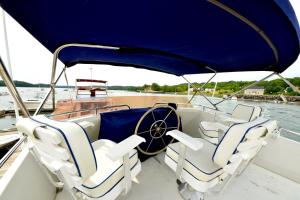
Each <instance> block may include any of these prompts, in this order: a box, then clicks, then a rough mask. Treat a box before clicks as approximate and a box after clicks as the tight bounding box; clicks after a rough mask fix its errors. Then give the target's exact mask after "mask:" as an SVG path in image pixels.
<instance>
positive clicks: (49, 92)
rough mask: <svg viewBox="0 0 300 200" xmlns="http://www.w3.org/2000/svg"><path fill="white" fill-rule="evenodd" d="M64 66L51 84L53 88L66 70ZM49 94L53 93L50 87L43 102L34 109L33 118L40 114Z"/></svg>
mask: <svg viewBox="0 0 300 200" xmlns="http://www.w3.org/2000/svg"><path fill="white" fill-rule="evenodd" d="M66 68H67V67H66V66H65V67H64V68H63V69H62V70H61V72H60V74H59V75H58V77H57V78H56V80H55V81H54V83H53V86H54V87H55V85H56V83H57V82H58V81H59V79H60V77H61V76H62V75H63V73H64V71H65V70H66ZM51 92H53V87H52V86H51V87H50V89H49V91H48V92H47V94H46V96H45V97H44V99H43V101H42V102H41V103H40V105H39V107H38V108H37V109H36V111H35V113H34V116H35V115H38V114H39V113H40V111H41V110H42V108H43V106H44V105H45V103H46V101H47V100H48V98H49V96H50V94H51Z"/></svg>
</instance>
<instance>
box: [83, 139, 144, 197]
mask: <svg viewBox="0 0 300 200" xmlns="http://www.w3.org/2000/svg"><path fill="white" fill-rule="evenodd" d="M101 142H102V144H100V145H98V146H97V149H95V155H96V159H97V165H98V166H99V167H100V170H97V171H96V173H95V174H93V175H92V176H90V177H88V178H87V179H86V180H85V181H84V182H83V183H82V186H83V188H84V189H85V190H84V191H82V192H84V193H85V194H86V195H87V196H89V197H92V198H100V197H104V196H105V195H106V194H107V193H108V192H109V191H110V190H111V189H112V188H115V187H116V188H115V190H118V191H120V192H122V190H123V185H124V181H123V179H124V169H123V168H124V166H123V160H122V159H119V160H117V161H112V160H111V159H110V158H108V157H107V154H108V153H109V152H108V151H109V149H110V148H112V147H114V146H116V145H117V144H116V143H115V142H112V141H110V140H101ZM129 159H130V170H131V175H132V177H135V176H136V175H137V174H138V172H139V171H140V170H141V165H140V163H139V159H138V155H137V151H136V150H135V149H133V150H131V151H130V153H129Z"/></svg>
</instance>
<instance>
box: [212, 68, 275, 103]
mask: <svg viewBox="0 0 300 200" xmlns="http://www.w3.org/2000/svg"><path fill="white" fill-rule="evenodd" d="M275 74H277V73H276V72H272V73H271V74H269V75H268V76H266V77H264V78H262V79H260V80H258V81H256V82H254V83H252V84H250V85H248V86H246V87H244V88H242V89H241V90H239V91H237V92H235V93H233V94H231V95H229V96H228V97H226V98H223V99H222V100H221V101H219V102H217V103H215V104H214V105H215V106H217V105H218V104H220V103H222V102H223V101H225V100H229V99H231V97H233V96H235V95H237V94H238V93H240V92H242V91H244V90H246V89H248V88H250V87H252V86H254V85H256V84H258V83H260V82H262V81H264V80H266V79H268V78H270V77H272V76H274V75H275Z"/></svg>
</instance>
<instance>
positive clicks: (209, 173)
mask: <svg viewBox="0 0 300 200" xmlns="http://www.w3.org/2000/svg"><path fill="white" fill-rule="evenodd" d="M168 148H169V149H171V150H172V151H174V152H175V153H177V154H178V155H179V153H178V152H177V151H175V150H174V149H172V148H171V147H170V146H169V147H168ZM166 155H167V154H166ZM168 157H170V156H168ZM171 159H172V158H171ZM172 160H173V159H172ZM174 161H175V160H174ZM185 161H187V162H188V163H190V164H191V165H192V166H193V167H195V168H196V169H198V170H199V171H201V172H203V173H204V174H207V175H212V174H214V173H216V172H217V171H220V170H221V169H222V168H219V169H217V170H215V171H213V172H205V171H202V170H201V169H199V168H198V167H197V166H195V165H194V164H193V163H192V162H191V161H189V160H188V159H187V158H186V159H185ZM175 162H176V161H175ZM176 163H177V162H176Z"/></svg>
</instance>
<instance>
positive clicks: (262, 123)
mask: <svg viewBox="0 0 300 200" xmlns="http://www.w3.org/2000/svg"><path fill="white" fill-rule="evenodd" d="M268 121H270V120H268V119H267V120H266V121H264V122H261V123H259V124H255V125H254V126H251V127H250V128H248V129H247V130H246V131H245V133H244V135H243V137H242V140H241V141H240V142H239V143H238V145H237V146H236V148H235V150H234V151H233V152H232V154H234V153H235V152H236V149H237V147H238V146H239V145H240V143H241V142H242V141H243V140H244V138H245V137H246V135H247V133H248V132H249V130H250V129H252V128H254V127H256V126H259V125H261V124H264V123H266V122H268ZM246 123H249V122H245V123H239V124H246ZM239 124H234V125H239ZM234 125H232V126H234ZM232 126H231V127H232ZM231 127H230V128H229V129H231ZM229 129H228V130H229ZM228 130H227V132H228ZM227 132H226V133H225V135H224V136H223V138H222V139H221V141H220V142H219V144H218V145H217V148H216V149H215V152H214V154H213V157H212V159H213V160H214V157H215V154H216V151H217V149H218V147H219V145H220V144H221V142H222V141H223V139H224V138H225V136H226V134H227Z"/></svg>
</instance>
